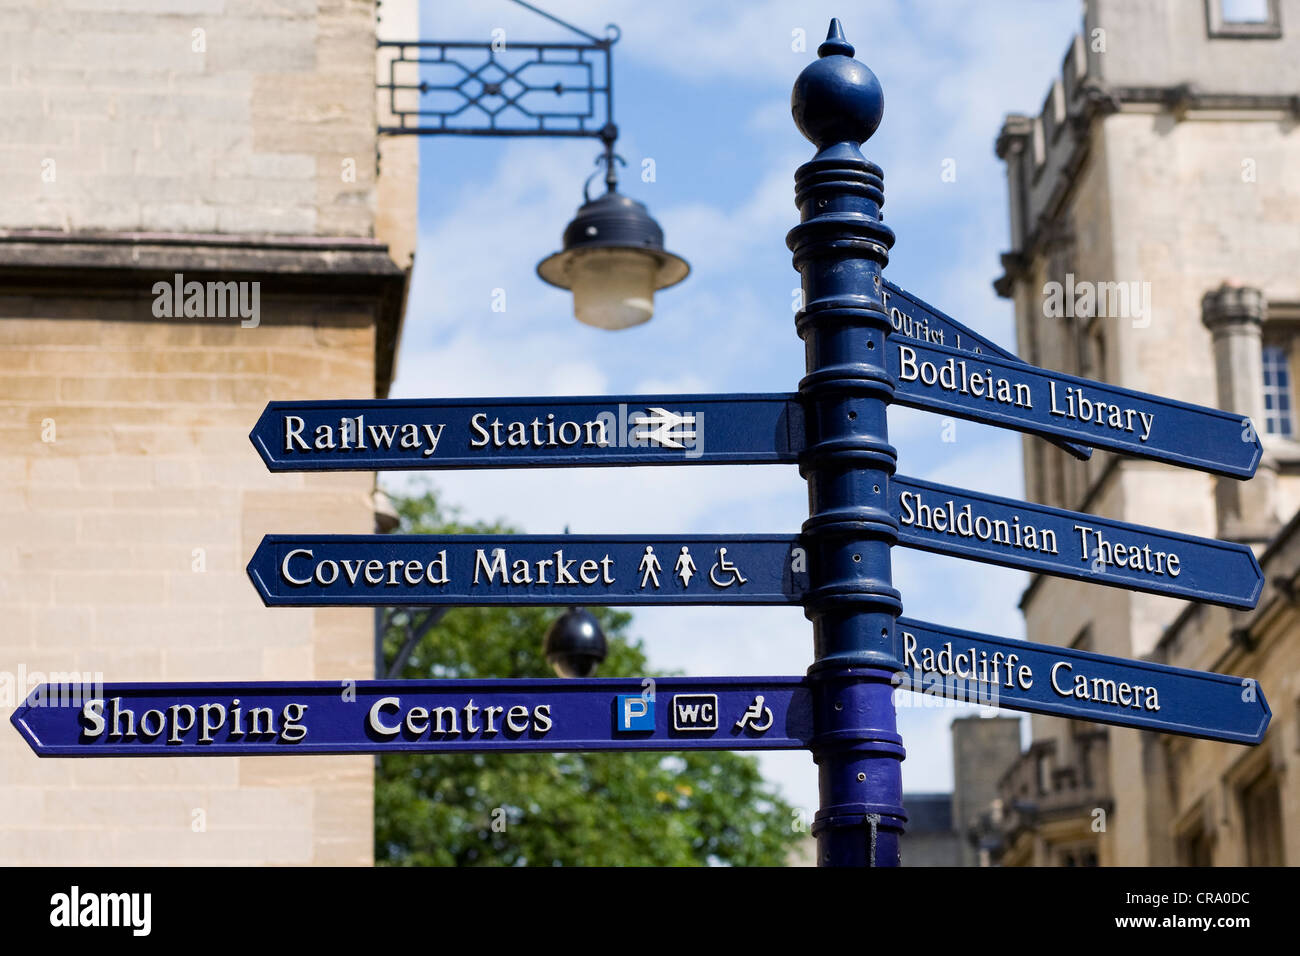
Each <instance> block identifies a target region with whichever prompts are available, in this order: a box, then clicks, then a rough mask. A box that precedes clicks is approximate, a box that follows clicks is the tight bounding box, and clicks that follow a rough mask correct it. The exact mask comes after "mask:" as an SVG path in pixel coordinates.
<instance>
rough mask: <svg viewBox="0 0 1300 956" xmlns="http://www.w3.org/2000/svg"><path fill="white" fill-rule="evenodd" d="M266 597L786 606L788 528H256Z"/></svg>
mask: <svg viewBox="0 0 1300 956" xmlns="http://www.w3.org/2000/svg"><path fill="white" fill-rule="evenodd" d="M248 573H249V576H250V577H251V578H252V580H253V584H254V585H255V586H256V587H257V590H258V593H260V594H261V595H262V600H263V601H264V602H265V603H267V604H268V605H307V606H327V605H363V606H372V605H398V604H414V605H422V606H427V605H435V604H436V605H466V606H480V605H485V606H492V605H566V606H567V605H572V604H594V605H602V604H614V605H626V606H634V605H644V604H798V603H800V601H801V600H802V598H803V595H804V593H805V592H806V591H807V589H808V557H807V554H806V553H805V551H804V549H803V548H802V547H801V546H800V542H799V538H798V537H797V536H794V535H760V534H737V535H659V536H640V535H580V534H570V535H554V536H545V535H472V534H460V535H267V536H266V537H265V538H263V539H262V543H261V545H260V546H259V547H258V549H257V551H256V552H255V553H254V555H253V558H252V560H251V561H250V562H249V564H248Z"/></svg>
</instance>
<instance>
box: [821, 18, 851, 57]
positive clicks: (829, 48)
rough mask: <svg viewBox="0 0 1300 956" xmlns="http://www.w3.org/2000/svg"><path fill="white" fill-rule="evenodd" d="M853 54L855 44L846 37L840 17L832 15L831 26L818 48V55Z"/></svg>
mask: <svg viewBox="0 0 1300 956" xmlns="http://www.w3.org/2000/svg"><path fill="white" fill-rule="evenodd" d="M836 54H838V55H840V56H852V55H853V44H851V43H849V41H848V40H846V39H844V28H843V27H842V26H840V18H839V17H831V25H830V28H829V29H828V30H827V31H826V40H825V41H824V42H823V43H822V45H821V46H819V47H818V48H817V55H818V56H835V55H836Z"/></svg>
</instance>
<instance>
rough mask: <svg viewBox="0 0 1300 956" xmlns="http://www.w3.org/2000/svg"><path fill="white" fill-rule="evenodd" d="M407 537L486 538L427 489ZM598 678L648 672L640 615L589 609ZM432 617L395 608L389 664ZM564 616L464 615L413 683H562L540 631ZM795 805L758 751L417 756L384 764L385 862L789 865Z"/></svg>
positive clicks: (389, 619) (409, 668) (437, 641)
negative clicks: (763, 770)
mask: <svg viewBox="0 0 1300 956" xmlns="http://www.w3.org/2000/svg"><path fill="white" fill-rule="evenodd" d="M397 505H398V512H399V514H400V515H401V516H402V527H401V529H400V530H401V531H402V532H403V533H421V532H423V533H460V532H471V533H490V532H497V533H500V532H508V531H509V530H510V529H508V528H502V527H491V526H487V525H482V524H478V525H467V524H464V523H462V522H461V521H460V520H459V517H458V515H457V514H455V513H454V512H453V513H447V512H446V511H444V510H443V509H441V508H440V507H439V504H438V501H437V499H436V497H435V496H434V495H433V494H432V493H426V494H424V495H423V496H420V497H411V498H405V499H400V500H398V501H397ZM591 611H592V613H593V614H594V615H596V617H597V618H598V619H599V621H600V624H601V627H602V628H603V629H604V630H605V634H606V636H607V637H608V639H609V656H608V657H607V658H606V660H605V662H604V663H603V664H602V665H601V668H600V672H599V675H600V676H602V677H638V678H639V677H643V676H655V675H648V674H647V670H646V658H645V654H644V652H643V651H642V649H641V646H640V643H639V642H637V641H633V640H631V639H629V638H628V637H627V633H626V632H627V628H628V626H629V624H630V622H631V615H629V614H627V613H625V612H619V611H612V610H608V609H603V608H593V609H591ZM430 613H431V612H430V611H428V610H426V609H418V610H415V611H412V610H410V609H405V610H403V609H388V610H387V611H386V612H385V614H386V618H385V627H386V629H385V636H384V644H385V657H386V660H388V661H392V660H394V659H395V657H396V655H397V654H398V651H399V648H400V647H401V646H402V644H403V642H404V640H405V639H406V636H407V634H408V633H409V631H408V628H411V627H414V628H416V629H417V631H418V628H419V626H420V625H421V624H422V623H423V618H425V617H426V616H427V615H429V614H430ZM559 613H560V611H559V610H558V609H545V608H456V609H453V610H451V611H450V612H448V613H447V614H446V616H445V617H443V618H442V619H441V620H440V621H438V622H437V623H436V624H434V625H433V626H432V627H431V628H430V629H429V631H428V633H426V634H425V635H424V636H423V637H422V638H421V639H420V640H419V642H418V643H417V644H416V645H415V647H414V650H413V651H412V653H411V654H410V657H409V659H408V660H407V662H406V665H405V667H404V668H403V669H402V671H401V676H402V677H404V678H428V677H455V678H489V677H533V678H535V677H553V676H554V673H553V672H552V671H551V669H550V666H549V665H548V664H547V663H546V661H545V659H544V658H543V657H542V654H541V643H542V636H543V635H544V634H545V633H546V629H547V628H548V627H549V626H550V624H551V622H552V621H553V620H554V619H555V618H556V617H557V616H558V614H559ZM791 819H792V813H791V809H790V807H789V806H788V805H787V804H786V803H785V802H784V801H783V800H781V799H780V798H779V797H778V796H777V795H776V794H775V793H774V791H773V790H772V789H771V788H770V786H769V785H768V784H767V783H765V782H764V780H763V779H762V777H761V775H760V774H759V770H758V763H757V761H756V760H755V759H754V758H753V757H749V756H742V755H739V754H734V753H728V752H685V753H671V754H664V753H650V752H646V753H593V754H537V753H522V754H512V753H501V754H495V753H488V754H410V753H388V754H383V755H381V756H380V757H379V758H378V767H377V771H376V776H375V857H376V860H377V862H379V863H380V864H387V865H397V866H424V865H430V866H561V865H589V866H607V865H620V866H677V865H693V864H732V865H737V866H772V865H780V864H782V863H784V861H785V858H786V854H787V852H788V850H789V847H790V845H791V844H792V842H793V841H794V839H795V838H796V834H795V833H794V832H793V828H792V826H791Z"/></svg>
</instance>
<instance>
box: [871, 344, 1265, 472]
mask: <svg viewBox="0 0 1300 956" xmlns="http://www.w3.org/2000/svg"><path fill="white" fill-rule="evenodd" d="M887 356H888V361H889V372H890V375H892V376H893V378H894V382H895V392H894V399H893V400H894V401H895V402H897V403H898V404H900V405H908V406H911V407H913V408H920V409H924V410H927V411H933V412H942V413H944V414H949V415H956V416H958V417H959V418H966V419H970V420H971V421H976V422H983V423H985V424H991V425H1004V426H1006V427H1008V428H1014V429H1017V430H1019V431H1023V432H1029V433H1030V434H1035V435H1046V436H1055V437H1059V438H1066V439H1070V440H1074V441H1086V442H1087V443H1088V444H1090V445H1092V446H1093V447H1096V448H1105V449H1108V450H1110V451H1116V452H1120V453H1123V454H1126V455H1135V456H1137V457H1140V458H1151V459H1154V460H1156V461H1163V462H1166V463H1168V464H1171V465H1181V466H1184V467H1188V468H1198V469H1200V470H1202V471H1208V472H1211V473H1213V474H1218V475H1226V476H1228V477H1231V478H1249V477H1250V476H1251V475H1253V474H1254V473H1255V466H1256V465H1257V464H1258V463H1259V459H1260V456H1261V455H1262V454H1263V447H1262V446H1261V444H1260V440H1259V436H1258V435H1257V434H1256V432H1255V429H1254V427H1253V426H1252V425H1251V423H1250V420H1249V419H1248V418H1246V417H1244V416H1242V415H1238V414H1235V413H1233V412H1225V411H1222V410H1220V409H1217V408H1205V407H1201V406H1198V405H1189V404H1187V403H1186V402H1179V401H1176V400H1174V399H1171V398H1161V397H1159V396H1155V395H1148V394H1145V393H1143V392H1135V391H1132V390H1131V389H1126V388H1120V387H1118V386H1116V385H1110V384H1107V383H1105V382H1094V381H1091V380H1090V379H1085V378H1078V377H1076V376H1073V375H1065V374H1062V373H1060V372H1052V371H1048V370H1046V369H1041V368H1036V367H1034V366H1032V365H1022V364H1017V363H1015V362H1008V361H1007V360H1006V359H1001V358H995V357H993V356H986V355H981V356H978V357H975V356H972V355H971V354H970V353H969V352H961V351H958V350H956V349H950V348H946V347H944V346H941V345H922V344H920V343H916V342H909V341H906V340H903V339H894V338H893V337H892V336H891V337H890V338H889V339H888V340H887Z"/></svg>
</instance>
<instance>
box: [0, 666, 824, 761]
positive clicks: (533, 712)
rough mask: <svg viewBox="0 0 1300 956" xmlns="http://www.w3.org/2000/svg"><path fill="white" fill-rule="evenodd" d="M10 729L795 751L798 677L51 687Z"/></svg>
mask: <svg viewBox="0 0 1300 956" xmlns="http://www.w3.org/2000/svg"><path fill="white" fill-rule="evenodd" d="M12 720H13V724H14V726H15V727H17V728H18V731H19V732H20V733H21V734H22V735H23V737H24V738H25V739H26V740H27V742H28V743H29V744H30V745H31V747H32V749H33V750H35V751H36V753H38V754H40V755H41V756H43V757H59V756H77V757H95V756H99V757H205V756H206V757H229V756H248V755H261V756H284V755H285V754H348V753H387V752H390V751H422V752H429V753H446V752H459V753H464V752H474V753H487V752H490V751H529V750H531V751H547V752H560V751H590V750H792V749H797V748H801V747H805V746H807V743H808V740H809V739H810V738H811V736H812V705H811V701H810V695H809V691H808V689H807V687H805V686H804V683H803V682H802V681H801V680H800V679H799V678H797V677H717V678H713V677H671V678H670V677H663V678H655V679H653V680H651V679H645V680H631V679H624V680H615V679H587V680H518V679H516V680H407V681H309V682H304V683H280V682H275V683H271V682H266V683H229V684H221V683H206V684H106V685H103V686H100V687H95V686H92V685H49V684H46V685H42V686H40V687H38V688H37V689H36V690H34V691H33V692H32V694H31V695H30V696H29V697H28V699H27V700H26V701H25V702H24V703H23V704H22V705H21V706H20V707H19V708H18V709H17V710H15V711H14V714H13V717H12Z"/></svg>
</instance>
